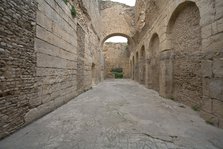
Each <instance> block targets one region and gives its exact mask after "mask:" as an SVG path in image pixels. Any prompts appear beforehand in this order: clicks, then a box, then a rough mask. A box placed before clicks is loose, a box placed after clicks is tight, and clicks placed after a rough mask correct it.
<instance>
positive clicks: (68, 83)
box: [0, 0, 103, 138]
mask: <svg viewBox="0 0 223 149" xmlns="http://www.w3.org/2000/svg"><path fill="white" fill-rule="evenodd" d="M75 2H76V1H75ZM72 3H73V2H69V3H68V4H67V5H66V4H65V3H64V1H62V0H52V1H48V0H37V2H35V1H32V0H28V1H21V2H18V1H14V0H13V1H10V2H6V1H5V0H3V1H1V6H0V8H2V9H0V15H1V17H0V18H1V23H0V33H1V34H0V48H1V50H0V53H1V54H0V58H1V60H0V79H1V80H0V81H1V84H0V117H1V121H0V126H1V131H0V138H2V137H4V136H7V135H8V134H10V133H12V132H14V131H15V130H17V129H18V128H20V127H21V126H24V125H25V124H28V123H30V122H32V121H33V120H35V119H37V118H39V117H41V116H43V115H44V114H46V113H49V112H51V111H52V110H54V109H55V108H57V107H59V106H61V105H62V104H64V103H66V102H67V101H69V100H70V99H72V98H74V97H76V96H77V95H78V94H80V93H82V92H84V91H86V90H88V89H89V88H91V86H92V83H94V84H97V83H98V82H99V81H101V80H102V79H103V70H102V53H101V49H100V48H99V42H100V32H101V31H100V30H99V28H98V25H99V24H100V21H97V20H100V14H99V7H98V5H99V3H98V1H95V2H94V3H89V2H88V1H84V3H81V2H80V1H77V2H76V3H75V4H74V5H75V7H76V6H77V9H78V8H80V7H81V8H80V9H78V10H79V13H78V17H77V18H74V17H72V15H71V11H70V9H71V5H72ZM78 6H79V7H78ZM97 8H98V9H97ZM93 11H94V13H93ZM84 12H85V13H84ZM88 14H91V15H90V17H91V19H90V20H89V19H87V18H88V17H89V16H88ZM82 20H85V21H82ZM94 23H97V25H96V24H94ZM95 26H97V28H94V27H95ZM93 65H94V67H92V66H93Z"/></svg>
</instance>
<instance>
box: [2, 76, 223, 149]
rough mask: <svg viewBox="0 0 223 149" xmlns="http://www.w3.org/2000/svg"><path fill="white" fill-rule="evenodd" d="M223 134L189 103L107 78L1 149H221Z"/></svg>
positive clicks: (3, 145) (7, 142) (16, 134)
mask: <svg viewBox="0 0 223 149" xmlns="http://www.w3.org/2000/svg"><path fill="white" fill-rule="evenodd" d="M132 90H134V92H133V91H132ZM222 137H223V130H221V129H219V128H216V127H213V126H211V125H208V124H206V123H205V122H204V120H202V119H201V118H200V117H199V116H198V114H197V113H195V112H194V111H192V110H191V109H190V107H187V106H185V105H182V104H179V103H175V102H173V101H171V100H168V99H164V98H162V97H160V96H159V95H158V94H157V92H155V91H153V90H149V89H146V88H144V87H143V86H141V85H139V84H137V83H135V82H133V81H130V80H118V81H117V80H116V81H111V80H108V81H105V82H103V83H101V84H99V85H98V86H96V87H94V88H93V89H92V90H90V91H88V92H86V93H84V94H82V95H80V96H78V97H77V98H75V99H73V100H72V101H70V102H69V103H68V104H66V105H64V106H62V107H61V108H59V109H57V110H55V111H54V112H52V113H50V114H48V115H46V116H45V117H43V118H41V119H39V120H38V121H36V122H34V123H33V124H31V125H29V126H27V127H25V128H24V129H22V130H20V131H18V132H17V133H15V134H13V135H12V136H10V137H8V138H6V139H4V140H2V141H1V142H0V148H4V149H5V148H7V149H14V148H17V149H30V148H32V149H39V148H47V149H51V148H52V149H53V148H68V149H70V148H79V149H84V148H87V149H88V148H91V149H109V148H112V149H114V148H115V149H116V148H123V149H145V148H153V149H170V148H180V149H189V148H194V149H220V148H222V146H223V144H222V143H223V142H222Z"/></svg>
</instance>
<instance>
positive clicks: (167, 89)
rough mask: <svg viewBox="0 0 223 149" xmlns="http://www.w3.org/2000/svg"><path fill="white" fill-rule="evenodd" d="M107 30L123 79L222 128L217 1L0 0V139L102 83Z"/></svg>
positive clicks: (221, 34)
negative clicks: (121, 44) (122, 43)
mask: <svg viewBox="0 0 223 149" xmlns="http://www.w3.org/2000/svg"><path fill="white" fill-rule="evenodd" d="M73 6H75V9H76V13H77V15H76V16H75V15H74V14H73V15H72V14H71V9H72V7H73ZM115 35H121V36H124V37H126V38H128V47H127V48H128V52H127V53H124V56H129V57H128V59H127V60H128V64H126V61H127V60H126V59H122V60H125V64H124V65H125V67H126V71H127V72H128V75H127V76H128V77H130V78H132V79H134V80H135V81H138V82H139V83H141V84H143V85H145V86H146V87H147V88H149V89H154V90H156V91H157V92H159V94H160V95H161V96H163V97H166V98H170V99H172V100H176V101H179V102H182V103H185V104H186V105H189V106H191V107H192V108H194V109H196V110H198V111H200V114H201V116H202V117H203V118H204V119H205V120H207V121H208V122H210V123H213V124H215V125H216V126H219V127H223V48H222V47H223V1H222V0H215V1H213V0H202V1H201V0H190V1H188V0H187V1H186V0H137V1H136V6H135V7H129V6H126V5H123V4H119V3H113V2H104V1H98V0H91V1H88V0H71V1H68V2H67V4H66V2H65V1H63V0H50V1H49V0H27V1H24V0H21V1H18V0H10V1H6V0H0V138H2V137H5V136H7V135H9V134H11V133H12V132H14V131H15V130H17V129H19V128H21V127H23V126H24V125H26V124H28V123H30V122H32V121H33V120H35V119H37V118H39V117H41V116H43V115H44V114H46V113H49V112H51V111H53V110H54V109H56V108H57V107H59V106H61V105H63V104H65V103H67V102H68V101H69V100H71V99H73V98H74V97H76V96H78V95H79V94H81V93H82V92H84V91H86V90H88V89H90V88H91V87H92V85H95V84H98V83H99V82H100V81H103V79H104V75H105V74H106V72H107V70H106V66H105V57H104V53H103V46H104V42H105V41H106V40H107V39H108V38H109V37H112V36H115ZM120 49H122V48H120ZM110 54H116V53H114V52H113V53H112V52H110ZM119 54H120V57H122V56H123V53H122V52H120V53H119ZM125 58H126V57H125ZM126 65H127V66H126Z"/></svg>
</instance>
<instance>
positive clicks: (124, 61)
mask: <svg viewBox="0 0 223 149" xmlns="http://www.w3.org/2000/svg"><path fill="white" fill-rule="evenodd" d="M103 53H104V57H105V70H104V71H105V77H106V78H113V75H112V73H111V70H112V69H113V68H122V69H123V72H124V78H129V75H130V72H129V71H130V70H129V69H130V68H129V53H130V51H129V49H128V44H127V43H109V42H106V43H104V46H103Z"/></svg>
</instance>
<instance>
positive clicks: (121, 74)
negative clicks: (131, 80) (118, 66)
mask: <svg viewBox="0 0 223 149" xmlns="http://www.w3.org/2000/svg"><path fill="white" fill-rule="evenodd" d="M115 78H116V79H122V78H123V73H118V72H116V73H115Z"/></svg>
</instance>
